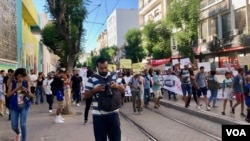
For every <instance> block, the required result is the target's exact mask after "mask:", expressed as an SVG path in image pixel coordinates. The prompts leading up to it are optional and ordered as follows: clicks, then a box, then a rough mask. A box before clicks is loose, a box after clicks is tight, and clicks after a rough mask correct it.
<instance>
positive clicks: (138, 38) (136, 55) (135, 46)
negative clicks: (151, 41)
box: [125, 29, 146, 63]
mask: <svg viewBox="0 0 250 141" xmlns="http://www.w3.org/2000/svg"><path fill="white" fill-rule="evenodd" d="M125 39H126V42H127V44H126V45H125V56H126V58H127V59H131V60H132V63H137V62H141V61H142V59H143V58H145V56H146V53H145V50H144V49H143V47H142V33H141V31H140V30H139V29H130V30H128V32H127V33H126V35H125Z"/></svg>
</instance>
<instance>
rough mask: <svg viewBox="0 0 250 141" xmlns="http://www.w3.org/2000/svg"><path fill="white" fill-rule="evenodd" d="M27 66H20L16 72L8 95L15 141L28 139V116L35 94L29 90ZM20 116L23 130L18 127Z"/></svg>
mask: <svg viewBox="0 0 250 141" xmlns="http://www.w3.org/2000/svg"><path fill="white" fill-rule="evenodd" d="M26 76H27V73H26V69H25V68H18V69H17V70H16V71H15V73H14V77H15V78H14V80H13V81H12V82H11V83H10V85H9V89H8V94H7V96H8V97H10V113H11V126H12V129H13V130H14V132H15V133H16V138H15V141H20V138H21V137H22V141H26V119H27V116H28V111H29V106H30V104H31V102H30V98H31V97H33V95H32V94H31V93H30V92H29V85H28V81H26V80H25V77H26ZM19 117H20V126H21V132H20V130H19V127H18V122H19Z"/></svg>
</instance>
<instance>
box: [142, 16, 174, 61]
mask: <svg viewBox="0 0 250 141" xmlns="http://www.w3.org/2000/svg"><path fill="white" fill-rule="evenodd" d="M143 35H144V36H143V42H144V43H145V44H144V46H145V48H146V50H147V52H148V54H147V55H148V56H152V57H153V58H154V59H162V58H167V57H170V56H171V48H170V35H171V32H170V30H169V29H168V27H167V24H166V23H165V22H163V21H162V22H157V23H153V22H149V23H148V24H147V25H145V26H144V28H143Z"/></svg>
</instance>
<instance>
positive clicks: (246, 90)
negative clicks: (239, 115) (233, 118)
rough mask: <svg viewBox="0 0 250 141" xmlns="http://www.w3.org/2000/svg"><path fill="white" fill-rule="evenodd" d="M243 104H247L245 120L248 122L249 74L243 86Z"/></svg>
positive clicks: (249, 105) (249, 108)
mask: <svg viewBox="0 0 250 141" xmlns="http://www.w3.org/2000/svg"><path fill="white" fill-rule="evenodd" d="M244 96H245V104H246V106H247V116H246V118H245V120H246V121H247V122H249V123H250V75H247V76H246V85H245V86H244Z"/></svg>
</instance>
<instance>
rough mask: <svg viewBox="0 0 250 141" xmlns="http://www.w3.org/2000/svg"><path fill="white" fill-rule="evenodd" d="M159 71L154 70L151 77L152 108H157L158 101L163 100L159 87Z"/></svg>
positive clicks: (160, 84)
mask: <svg viewBox="0 0 250 141" xmlns="http://www.w3.org/2000/svg"><path fill="white" fill-rule="evenodd" d="M159 76H160V70H156V71H155V73H154V75H153V86H152V89H153V92H154V108H156V109H157V108H159V107H160V99H162V98H163V96H162V93H161V86H162V83H161V81H160V78H159Z"/></svg>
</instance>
